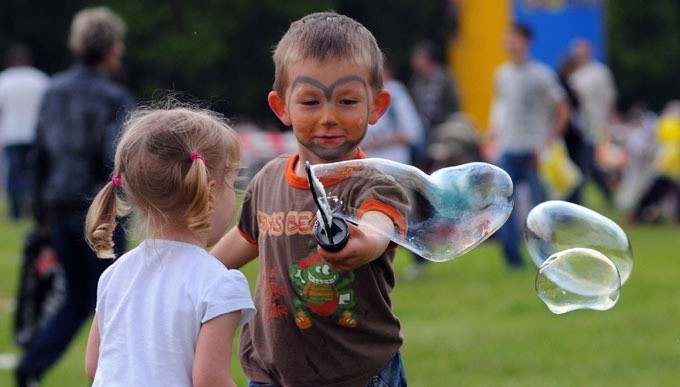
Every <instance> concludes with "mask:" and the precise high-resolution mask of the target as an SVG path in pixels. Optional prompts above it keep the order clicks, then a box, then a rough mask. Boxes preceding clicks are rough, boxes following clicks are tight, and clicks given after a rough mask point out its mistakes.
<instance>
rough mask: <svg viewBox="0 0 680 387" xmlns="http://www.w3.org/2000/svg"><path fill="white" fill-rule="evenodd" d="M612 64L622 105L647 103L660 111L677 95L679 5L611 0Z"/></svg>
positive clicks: (672, 0)
mask: <svg viewBox="0 0 680 387" xmlns="http://www.w3.org/2000/svg"><path fill="white" fill-rule="evenodd" d="M607 12H608V35H609V36H608V40H609V58H610V65H611V69H612V72H613V73H614V76H615V77H616V82H617V85H618V88H619V93H620V98H619V100H620V101H619V102H620V105H621V107H627V106H629V105H630V104H632V103H634V102H638V101H640V102H646V103H648V104H649V106H650V107H651V108H653V109H654V110H659V109H661V108H662V107H663V105H664V104H665V103H666V102H667V101H668V100H670V99H677V98H680V71H679V70H678V69H680V3H679V2H678V1H677V0H655V1H654V2H652V3H641V2H639V1H636V0H616V1H609V2H608V7H607Z"/></svg>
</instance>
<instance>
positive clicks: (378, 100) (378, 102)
mask: <svg viewBox="0 0 680 387" xmlns="http://www.w3.org/2000/svg"><path fill="white" fill-rule="evenodd" d="M391 100H392V95H390V92H389V91H387V90H386V89H382V90H380V93H378V95H377V96H376V97H375V98H374V99H373V103H372V104H371V113H370V114H369V115H368V123H369V124H371V125H373V124H375V123H376V122H378V119H380V117H382V115H383V114H385V112H386V111H387V108H389V107H390V101H391Z"/></svg>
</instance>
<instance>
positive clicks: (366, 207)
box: [357, 199, 408, 235]
mask: <svg viewBox="0 0 680 387" xmlns="http://www.w3.org/2000/svg"><path fill="white" fill-rule="evenodd" d="M369 211H378V212H382V213H383V214H385V215H387V216H388V217H389V218H390V219H392V222H394V224H395V225H397V228H398V229H399V231H400V232H401V233H402V234H403V235H406V231H407V229H408V227H407V225H406V219H404V216H403V215H401V213H400V212H399V211H397V210H396V208H394V207H392V206H389V205H387V204H385V203H383V202H381V201H379V200H376V199H369V200H366V201H365V202H363V203H361V205H360V206H359V210H358V211H357V218H359V219H361V217H362V216H363V215H364V214H365V213H366V212H369Z"/></svg>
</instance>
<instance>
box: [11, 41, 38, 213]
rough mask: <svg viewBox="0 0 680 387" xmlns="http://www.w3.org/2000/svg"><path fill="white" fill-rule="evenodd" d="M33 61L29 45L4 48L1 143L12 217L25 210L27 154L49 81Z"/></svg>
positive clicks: (27, 191)
mask: <svg viewBox="0 0 680 387" xmlns="http://www.w3.org/2000/svg"><path fill="white" fill-rule="evenodd" d="M32 62H33V61H32V55H31V51H30V50H29V49H28V47H26V46H24V45H21V44H16V45H13V46H11V47H10V48H9V49H8V51H7V69H6V70H4V71H3V72H1V73H0V146H2V147H3V148H4V153H5V155H6V157H7V164H8V169H7V196H8V199H9V201H10V206H9V207H10V215H11V217H12V219H14V220H17V219H19V218H20V217H21V216H22V215H23V214H24V213H27V212H28V208H27V207H28V203H27V201H28V197H29V196H30V195H29V194H30V187H29V182H30V178H29V168H28V163H27V161H26V157H27V155H28V152H29V149H30V147H31V144H32V143H33V140H34V139H35V128H36V121H37V117H38V110H39V109H40V103H41V102H42V98H43V94H44V93H45V90H46V89H47V86H48V84H49V82H50V79H49V77H48V76H47V75H46V74H45V73H43V72H42V71H40V70H38V69H36V68H34V67H32Z"/></svg>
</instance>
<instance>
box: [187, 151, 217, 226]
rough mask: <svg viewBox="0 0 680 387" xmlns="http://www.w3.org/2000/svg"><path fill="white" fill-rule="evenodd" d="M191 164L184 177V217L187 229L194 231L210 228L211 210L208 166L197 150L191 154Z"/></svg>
mask: <svg viewBox="0 0 680 387" xmlns="http://www.w3.org/2000/svg"><path fill="white" fill-rule="evenodd" d="M190 160H191V166H190V167H189V171H188V172H187V175H186V177H185V178H184V187H185V190H186V191H185V194H186V197H188V198H189V206H188V208H187V213H186V219H187V226H188V227H189V230H191V231H193V232H195V233H202V232H206V231H208V230H209V229H210V214H211V212H212V208H211V205H210V203H211V200H210V195H211V192H210V187H208V168H207V166H206V164H205V159H204V158H203V156H201V154H200V153H198V152H193V153H192V154H191V159H190Z"/></svg>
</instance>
